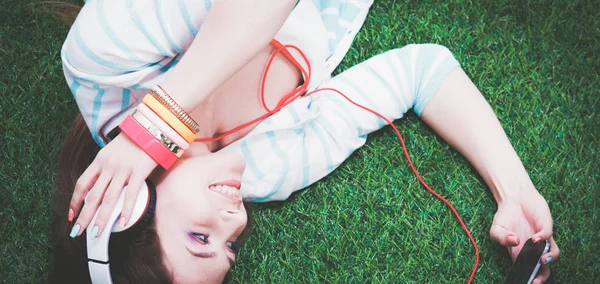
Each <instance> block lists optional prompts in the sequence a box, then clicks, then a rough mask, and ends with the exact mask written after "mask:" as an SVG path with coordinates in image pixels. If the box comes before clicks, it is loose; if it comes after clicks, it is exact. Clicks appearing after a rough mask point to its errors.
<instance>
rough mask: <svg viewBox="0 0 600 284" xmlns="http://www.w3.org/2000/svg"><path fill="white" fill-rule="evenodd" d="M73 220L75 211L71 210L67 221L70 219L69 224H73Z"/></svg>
mask: <svg viewBox="0 0 600 284" xmlns="http://www.w3.org/2000/svg"><path fill="white" fill-rule="evenodd" d="M73 218H75V212H73V209H71V208H69V216H68V217H67V219H69V222H73Z"/></svg>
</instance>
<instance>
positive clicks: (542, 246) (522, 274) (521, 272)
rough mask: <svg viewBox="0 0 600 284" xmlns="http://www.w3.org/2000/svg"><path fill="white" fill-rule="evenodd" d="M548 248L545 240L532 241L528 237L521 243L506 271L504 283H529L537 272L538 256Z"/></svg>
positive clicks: (538, 266)
mask: <svg viewBox="0 0 600 284" xmlns="http://www.w3.org/2000/svg"><path fill="white" fill-rule="evenodd" d="M549 250H550V242H548V241H547V240H543V241H539V242H537V243H534V242H533V240H532V239H529V240H527V241H526V242H525V245H523V248H522V249H521V252H520V253H519V256H517V260H516V261H515V264H514V265H513V267H512V268H511V269H510V273H508V278H506V282H505V283H506V284H530V283H531V282H533V279H534V278H535V276H536V275H537V273H538V270H539V269H540V266H542V262H541V261H540V257H542V255H544V254H545V253H547V252H548V251H549Z"/></svg>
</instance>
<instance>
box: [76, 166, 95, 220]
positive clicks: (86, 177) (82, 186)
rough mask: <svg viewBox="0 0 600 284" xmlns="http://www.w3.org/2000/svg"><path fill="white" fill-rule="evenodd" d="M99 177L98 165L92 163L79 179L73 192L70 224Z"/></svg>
mask: <svg viewBox="0 0 600 284" xmlns="http://www.w3.org/2000/svg"><path fill="white" fill-rule="evenodd" d="M99 175H100V171H99V169H98V166H97V163H92V164H91V165H90V166H89V167H88V168H87V169H86V170H85V171H84V172H83V174H82V175H81V176H80V177H79V179H77V183H76V184H75V189H74V190H73V196H72V197H71V202H70V204H69V214H68V216H69V217H68V218H69V222H72V221H73V218H74V217H75V216H77V215H78V214H79V211H80V210H81V207H82V206H83V200H84V199H85V196H86V194H87V193H88V190H89V189H90V188H91V187H92V186H93V185H94V184H95V183H96V181H97V179H98V176H99Z"/></svg>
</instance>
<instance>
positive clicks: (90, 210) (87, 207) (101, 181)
mask: <svg viewBox="0 0 600 284" xmlns="http://www.w3.org/2000/svg"><path fill="white" fill-rule="evenodd" d="M112 177H113V174H112V172H109V171H108V170H104V171H102V173H101V174H100V177H98V180H96V183H95V184H94V187H92V189H90V191H89V193H88V194H87V196H86V197H85V204H84V205H83V209H82V210H81V213H80V214H79V217H78V218H77V221H75V225H74V226H73V229H72V230H71V233H70V234H69V236H71V238H74V237H77V236H80V235H81V234H82V232H83V231H85V228H86V227H87V226H88V225H89V223H90V221H92V218H94V215H95V214H96V210H97V209H98V206H99V205H100V202H101V201H102V198H103V197H104V191H105V190H106V187H107V186H108V184H109V183H110V181H111V180H112Z"/></svg>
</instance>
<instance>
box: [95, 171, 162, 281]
mask: <svg viewBox="0 0 600 284" xmlns="http://www.w3.org/2000/svg"><path fill="white" fill-rule="evenodd" d="M126 192H127V187H125V188H123V191H122V192H121V196H120V197H119V200H118V201H117V204H116V205H115V208H114V209H113V211H112V212H111V213H110V217H109V219H108V221H107V223H106V224H107V226H106V228H110V230H108V229H105V230H103V231H102V234H100V235H99V236H97V237H96V238H95V239H93V240H92V239H91V238H89V237H88V238H86V243H87V255H88V267H89V269H90V278H91V279H92V283H94V284H112V278H111V275H110V263H109V259H108V244H109V240H110V235H111V234H112V233H117V232H123V231H126V230H129V229H131V228H132V227H134V226H135V225H136V224H138V223H140V224H139V225H142V226H144V225H147V223H149V222H147V221H146V220H147V219H149V217H146V216H147V215H149V214H153V213H154V206H155V203H156V190H155V188H154V185H153V184H152V182H150V180H146V182H145V183H144V184H143V185H142V188H141V189H140V191H139V193H138V196H137V199H136V201H135V205H134V208H133V213H132V214H131V218H130V220H129V222H128V223H127V225H126V226H125V227H124V228H121V227H120V226H119V224H118V220H119V217H120V216H121V210H122V209H123V202H124V200H125V193H126ZM148 208H150V210H148ZM96 217H98V211H96V214H95V215H94V218H93V219H92V222H91V224H94V223H95V221H96ZM136 227H139V226H136ZM86 232H87V234H86V235H87V236H91V234H92V228H91V226H88V227H87V229H86Z"/></svg>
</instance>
